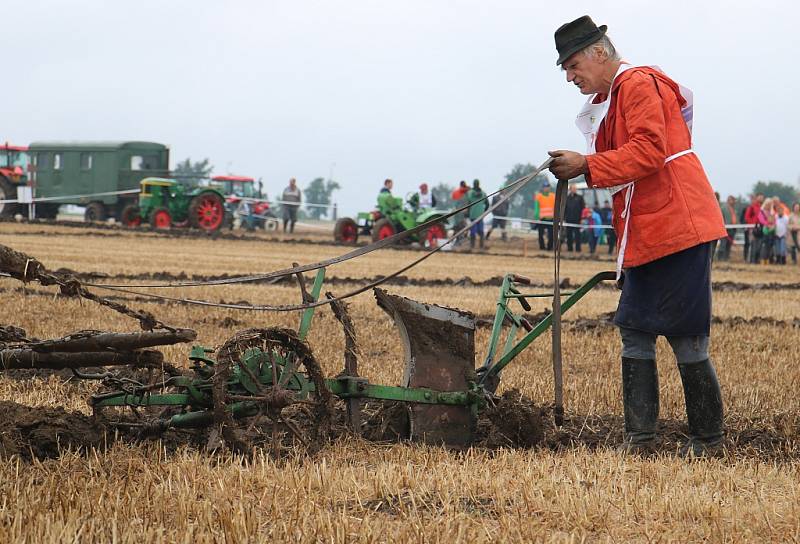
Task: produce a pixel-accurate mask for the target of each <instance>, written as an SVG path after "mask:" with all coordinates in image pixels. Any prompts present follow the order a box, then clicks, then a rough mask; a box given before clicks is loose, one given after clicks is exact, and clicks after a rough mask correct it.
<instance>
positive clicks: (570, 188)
mask: <svg viewBox="0 0 800 544" xmlns="http://www.w3.org/2000/svg"><path fill="white" fill-rule="evenodd" d="M577 192H578V188H577V187H575V186H574V185H570V186H569V194H571V195H574V194H575V193H577Z"/></svg>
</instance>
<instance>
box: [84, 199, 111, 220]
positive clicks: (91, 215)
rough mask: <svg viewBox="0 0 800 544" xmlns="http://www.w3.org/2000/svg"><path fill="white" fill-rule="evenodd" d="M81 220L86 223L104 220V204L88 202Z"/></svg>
mask: <svg viewBox="0 0 800 544" xmlns="http://www.w3.org/2000/svg"><path fill="white" fill-rule="evenodd" d="M83 220H84V221H86V222H87V223H91V222H92V221H105V220H106V206H105V204H103V203H102V202H90V203H89V204H88V205H87V206H86V211H85V212H83Z"/></svg>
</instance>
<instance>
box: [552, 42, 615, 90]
mask: <svg viewBox="0 0 800 544" xmlns="http://www.w3.org/2000/svg"><path fill="white" fill-rule="evenodd" d="M561 68H562V69H563V70H564V71H565V72H566V73H567V83H572V84H573V85H575V86H577V87H578V89H580V91H581V94H595V93H607V92H608V89H607V88H605V87H606V84H605V83H604V82H603V73H604V72H605V62H603V61H601V60H600V59H599V58H598V57H597V56H595V55H592V56H588V57H587V56H586V55H585V54H584V53H583V51H578V52H577V53H575V54H574V55H572V56H571V57H570V58H568V59H567V60H565V61H564V63H563V64H562V65H561Z"/></svg>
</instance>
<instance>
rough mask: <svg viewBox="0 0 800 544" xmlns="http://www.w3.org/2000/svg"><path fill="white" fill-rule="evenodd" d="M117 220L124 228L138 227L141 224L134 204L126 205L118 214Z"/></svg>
mask: <svg viewBox="0 0 800 544" xmlns="http://www.w3.org/2000/svg"><path fill="white" fill-rule="evenodd" d="M119 220H120V221H121V222H122V224H123V225H125V226H126V227H138V226H139V225H141V224H142V216H141V215H140V214H139V206H137V205H136V204H128V205H127V206H125V207H124V208H122V213H120V214H119Z"/></svg>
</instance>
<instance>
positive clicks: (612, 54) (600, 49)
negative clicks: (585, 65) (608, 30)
mask: <svg viewBox="0 0 800 544" xmlns="http://www.w3.org/2000/svg"><path fill="white" fill-rule="evenodd" d="M583 54H584V55H586V56H587V57H600V56H601V55H602V56H604V57H605V58H607V59H608V60H619V59H620V55H619V53H618V52H617V48H616V47H614V44H613V43H612V41H611V39H610V38H609V37H608V36H603V37H602V38H600V39H599V40H598V41H596V42H594V43H593V44H592V45H590V46H588V47H586V48H585V49H584V50H583Z"/></svg>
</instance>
